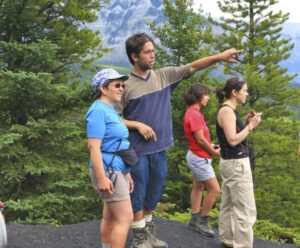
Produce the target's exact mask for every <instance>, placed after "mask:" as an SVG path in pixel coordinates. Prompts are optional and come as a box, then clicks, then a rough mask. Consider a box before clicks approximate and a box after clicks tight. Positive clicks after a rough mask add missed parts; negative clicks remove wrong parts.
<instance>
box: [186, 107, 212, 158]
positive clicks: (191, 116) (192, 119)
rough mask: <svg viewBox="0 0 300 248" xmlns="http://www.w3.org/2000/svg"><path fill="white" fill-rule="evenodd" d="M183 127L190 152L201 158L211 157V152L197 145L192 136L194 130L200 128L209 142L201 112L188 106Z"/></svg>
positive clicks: (208, 134)
mask: <svg viewBox="0 0 300 248" xmlns="http://www.w3.org/2000/svg"><path fill="white" fill-rule="evenodd" d="M183 128H184V133H185V137H186V140H187V142H188V145H189V149H190V150H191V151H192V153H194V154H195V155H197V156H199V157H201V158H212V156H211V154H210V153H209V152H208V151H206V150H205V149H203V148H202V147H201V146H200V145H199V143H198V142H197V140H196V138H195V136H194V133H195V132H196V131H201V130H202V131H203V134H204V138H205V139H206V140H207V141H208V143H209V144H210V143H211V140H210V133H209V129H208V126H207V124H206V121H205V119H204V116H203V114H202V113H201V112H200V111H198V110H197V109H195V108H194V107H191V106H190V107H188V108H187V109H186V112H185V115H184V120H183Z"/></svg>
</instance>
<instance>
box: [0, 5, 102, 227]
mask: <svg viewBox="0 0 300 248" xmlns="http://www.w3.org/2000/svg"><path fill="white" fill-rule="evenodd" d="M99 8H100V2H99V1H93V0H86V1H73V0H68V1H52V2H49V1H46V0H38V1H33V0H29V1H15V2H11V1H1V3H0V16H1V18H0V36H1V39H0V40H1V41H0V46H1V52H0V87H1V92H0V113H1V114H0V118H1V123H0V131H1V138H0V167H1V170H0V188H1V191H0V199H1V200H2V201H5V203H6V206H7V209H6V216H7V220H8V221H14V222H20V223H52V224H56V225H59V224H62V223H74V222H78V221H82V220H86V219H91V218H95V216H97V215H98V211H99V208H100V207H101V204H100V200H99V198H98V197H96V193H94V191H93V189H92V187H91V186H90V182H89V177H88V168H87V163H88V159H89V158H88V152H87V149H86V141H85V138H84V137H85V135H84V130H85V128H84V121H83V120H84V114H85V112H86V110H87V104H86V102H87V100H89V101H90V100H91V97H90V93H89V92H88V91H87V89H88V87H86V86H85V82H80V81H79V80H80V74H79V75H78V71H74V72H73V71H72V67H71V66H70V65H71V64H77V65H79V64H80V65H81V66H83V67H84V66H87V65H88V64H89V63H90V62H92V61H93V59H94V58H95V57H98V56H101V54H102V53H103V52H105V49H103V48H102V45H101V39H100V37H99V36H98V33H95V32H93V31H92V30H89V29H87V28H86V27H85V26H84V23H86V22H93V21H95V20H96V19H97V15H96V11H98V10H99ZM70 78H72V80H69V79H70Z"/></svg>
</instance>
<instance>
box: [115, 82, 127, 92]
mask: <svg viewBox="0 0 300 248" xmlns="http://www.w3.org/2000/svg"><path fill="white" fill-rule="evenodd" d="M113 86H114V87H115V88H117V89H119V88H120V87H122V88H123V90H124V89H125V84H123V83H116V84H114V85H113Z"/></svg>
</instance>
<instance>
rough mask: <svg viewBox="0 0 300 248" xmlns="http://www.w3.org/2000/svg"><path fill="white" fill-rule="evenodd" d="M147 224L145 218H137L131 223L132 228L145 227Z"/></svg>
mask: <svg viewBox="0 0 300 248" xmlns="http://www.w3.org/2000/svg"><path fill="white" fill-rule="evenodd" d="M145 226H146V223H145V219H141V220H135V221H133V223H132V224H131V228H133V229H134V228H144V227H145Z"/></svg>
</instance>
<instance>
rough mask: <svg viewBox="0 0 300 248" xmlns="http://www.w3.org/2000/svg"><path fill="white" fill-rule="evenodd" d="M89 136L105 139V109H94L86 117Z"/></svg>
mask: <svg viewBox="0 0 300 248" xmlns="http://www.w3.org/2000/svg"><path fill="white" fill-rule="evenodd" d="M86 127H87V137H88V138H98V139H103V137H104V134H105V128H106V124H105V111H104V110H103V109H93V110H91V112H90V113H89V114H88V116H87V117H86Z"/></svg>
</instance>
